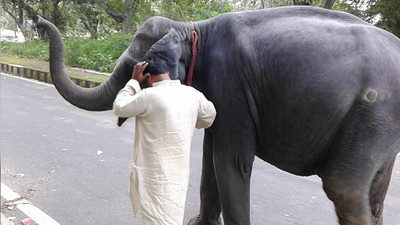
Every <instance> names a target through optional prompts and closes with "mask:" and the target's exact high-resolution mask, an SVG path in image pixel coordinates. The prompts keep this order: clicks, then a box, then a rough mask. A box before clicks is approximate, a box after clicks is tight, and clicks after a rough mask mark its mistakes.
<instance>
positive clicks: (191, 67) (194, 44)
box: [187, 21, 198, 86]
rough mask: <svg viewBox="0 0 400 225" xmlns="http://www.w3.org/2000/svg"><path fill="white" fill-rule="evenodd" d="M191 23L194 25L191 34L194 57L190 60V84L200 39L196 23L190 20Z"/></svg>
mask: <svg viewBox="0 0 400 225" xmlns="http://www.w3.org/2000/svg"><path fill="white" fill-rule="evenodd" d="M190 24H191V25H192V28H193V30H192V33H191V35H190V42H191V44H192V59H191V60H190V67H189V76H188V80H187V85H188V86H192V80H193V69H194V61H195V60H196V55H197V48H196V43H197V40H198V36H197V32H196V30H195V29H194V23H193V22H192V21H190Z"/></svg>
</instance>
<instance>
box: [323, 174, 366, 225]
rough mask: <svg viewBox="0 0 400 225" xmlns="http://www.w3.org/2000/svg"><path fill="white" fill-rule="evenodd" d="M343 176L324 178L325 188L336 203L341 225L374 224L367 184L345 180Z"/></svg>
mask: <svg viewBox="0 0 400 225" xmlns="http://www.w3.org/2000/svg"><path fill="white" fill-rule="evenodd" d="M341 179H342V178H339V177H336V178H332V177H329V178H323V179H322V180H323V188H324V191H325V193H326V195H327V196H328V198H329V199H330V200H331V201H332V202H333V203H334V204H335V209H336V214H337V217H338V219H339V224H341V225H372V220H371V215H372V214H371V211H370V207H369V202H368V199H369V198H368V190H366V189H365V188H364V187H365V186H366V185H362V184H356V183H352V182H343V180H341Z"/></svg>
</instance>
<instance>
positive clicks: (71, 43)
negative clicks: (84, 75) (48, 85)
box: [64, 34, 132, 72]
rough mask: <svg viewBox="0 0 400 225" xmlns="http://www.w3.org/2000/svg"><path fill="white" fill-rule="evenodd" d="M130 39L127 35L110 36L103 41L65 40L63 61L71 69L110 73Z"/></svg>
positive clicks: (130, 36)
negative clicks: (71, 67)
mask: <svg viewBox="0 0 400 225" xmlns="http://www.w3.org/2000/svg"><path fill="white" fill-rule="evenodd" d="M131 39H132V35H129V34H112V35H110V36H108V37H107V38H105V39H103V40H93V39H82V38H67V39H65V42H64V43H65V46H66V47H65V61H66V63H67V65H70V66H73V67H80V68H87V69H93V70H97V71H103V72H111V71H112V70H113V69H114V66H115V63H116V62H117V59H118V58H119V57H120V56H121V54H122V53H123V52H124V51H125V49H126V48H127V47H128V46H129V43H130V40H131Z"/></svg>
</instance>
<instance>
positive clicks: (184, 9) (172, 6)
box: [155, 0, 233, 21]
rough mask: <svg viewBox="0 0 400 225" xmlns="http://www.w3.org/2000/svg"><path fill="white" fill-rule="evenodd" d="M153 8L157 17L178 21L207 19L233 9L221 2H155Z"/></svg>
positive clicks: (164, 0) (207, 0)
mask: <svg viewBox="0 0 400 225" xmlns="http://www.w3.org/2000/svg"><path fill="white" fill-rule="evenodd" d="M155 8H156V9H157V11H158V14H159V15H162V16H165V17H168V18H170V19H173V20H178V21H188V20H194V21H195V20H202V19H208V18H211V17H214V16H216V15H219V14H221V13H225V12H230V11H232V9H233V7H232V6H231V4H230V3H228V2H227V1H223V0H222V1H216V0H202V1H199V0H188V1H185V0H162V1H156V2H155Z"/></svg>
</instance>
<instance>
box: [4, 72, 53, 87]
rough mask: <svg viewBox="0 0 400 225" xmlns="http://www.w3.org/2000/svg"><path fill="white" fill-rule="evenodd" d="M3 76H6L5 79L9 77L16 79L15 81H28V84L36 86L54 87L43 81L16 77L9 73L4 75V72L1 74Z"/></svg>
mask: <svg viewBox="0 0 400 225" xmlns="http://www.w3.org/2000/svg"><path fill="white" fill-rule="evenodd" d="M1 75H2V76H5V77H9V78H14V79H19V80H24V81H28V82H31V83H35V84H41V85H45V86H49V87H54V85H53V84H48V83H45V82H42V81H38V80H34V79H30V78H25V77H20V76H16V75H11V74H7V73H4V72H1Z"/></svg>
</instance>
